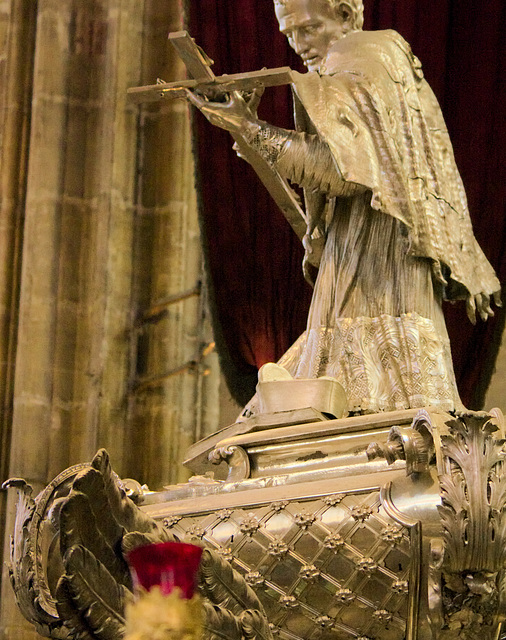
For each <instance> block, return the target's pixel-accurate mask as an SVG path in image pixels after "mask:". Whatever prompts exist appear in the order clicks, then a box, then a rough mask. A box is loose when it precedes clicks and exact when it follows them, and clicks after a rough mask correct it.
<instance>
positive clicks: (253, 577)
mask: <svg viewBox="0 0 506 640" xmlns="http://www.w3.org/2000/svg"><path fill="white" fill-rule="evenodd" d="M244 579H245V580H246V582H247V583H248V584H249V585H250V586H251V587H258V586H260V585H261V584H263V583H264V582H265V578H264V577H263V575H262V574H261V573H260V572H259V571H250V572H249V573H247V574H246V575H245V576H244Z"/></svg>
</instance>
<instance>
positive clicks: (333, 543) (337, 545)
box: [323, 533, 344, 551]
mask: <svg viewBox="0 0 506 640" xmlns="http://www.w3.org/2000/svg"><path fill="white" fill-rule="evenodd" d="M323 546H324V547H325V548H326V549H330V550H331V551H338V550H339V549H341V548H342V547H343V546H344V539H343V537H342V536H340V535H339V534H338V533H331V534H329V535H328V536H327V537H326V538H325V540H324V541H323Z"/></svg>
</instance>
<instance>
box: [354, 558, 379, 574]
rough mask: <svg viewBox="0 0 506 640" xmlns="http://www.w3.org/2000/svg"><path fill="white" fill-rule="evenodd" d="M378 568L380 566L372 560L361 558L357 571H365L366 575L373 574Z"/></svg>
mask: <svg viewBox="0 0 506 640" xmlns="http://www.w3.org/2000/svg"><path fill="white" fill-rule="evenodd" d="M377 568H378V564H377V562H375V561H374V560H373V559H372V558H361V559H360V560H359V561H358V562H357V569H358V570H359V571H363V572H364V573H372V572H373V571H375V570H376V569H377Z"/></svg>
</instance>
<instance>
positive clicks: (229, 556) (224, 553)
mask: <svg viewBox="0 0 506 640" xmlns="http://www.w3.org/2000/svg"><path fill="white" fill-rule="evenodd" d="M218 553H219V554H220V556H221V557H222V558H223V560H226V561H227V562H230V561H231V560H233V559H234V554H233V553H232V549H231V548H230V547H221V549H219V550H218Z"/></svg>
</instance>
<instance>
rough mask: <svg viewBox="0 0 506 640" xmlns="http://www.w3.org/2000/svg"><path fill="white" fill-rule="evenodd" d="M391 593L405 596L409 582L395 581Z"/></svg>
mask: <svg viewBox="0 0 506 640" xmlns="http://www.w3.org/2000/svg"><path fill="white" fill-rule="evenodd" d="M392 591H393V592H394V593H399V594H403V595H405V594H406V593H408V592H409V582H408V581H407V580H396V581H395V582H394V583H393V584H392Z"/></svg>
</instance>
